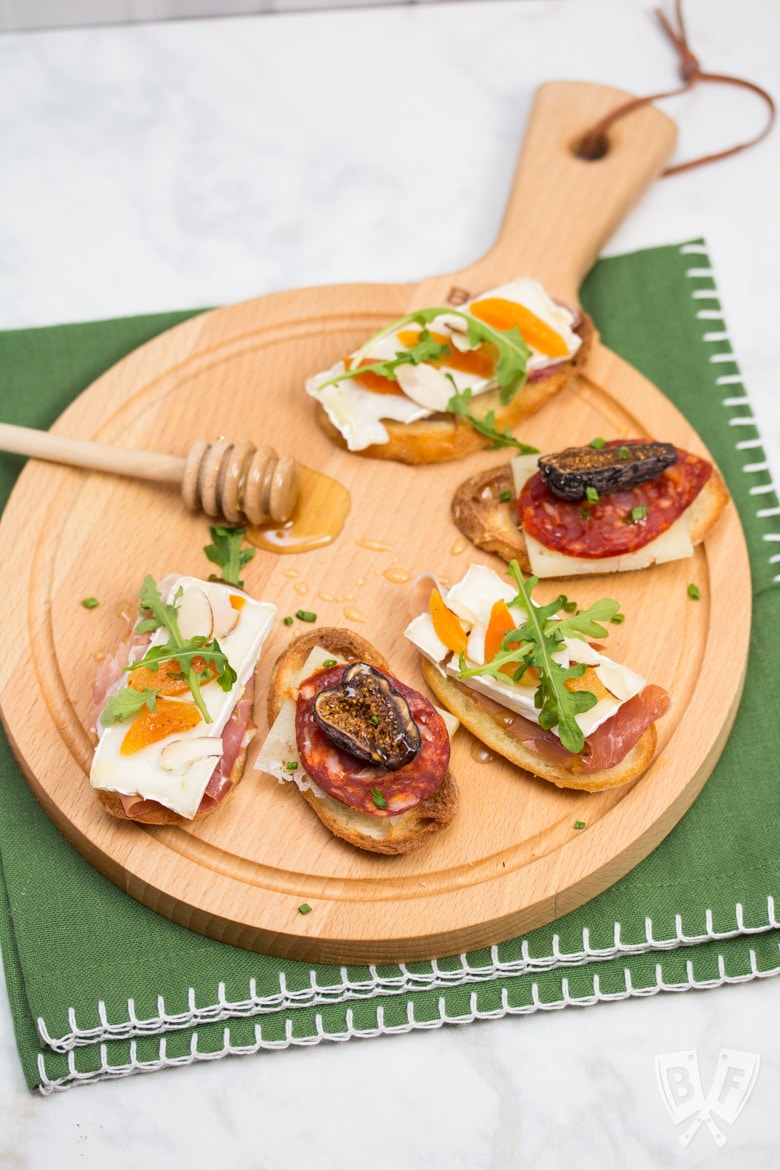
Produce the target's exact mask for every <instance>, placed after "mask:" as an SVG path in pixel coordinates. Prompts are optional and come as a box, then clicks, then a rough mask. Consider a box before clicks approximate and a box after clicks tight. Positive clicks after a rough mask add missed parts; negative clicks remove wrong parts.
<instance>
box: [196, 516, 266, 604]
mask: <svg viewBox="0 0 780 1170" xmlns="http://www.w3.org/2000/svg"><path fill="white" fill-rule="evenodd" d="M209 533H210V535H211V539H212V541H213V542H214V543H213V544H207V545H206V547H205V548H204V550H203V551H204V552H205V554H206V556H207V557H208V559H209V560H210V561H211V562H212V564H215V565H218V566H219V568H220V569H221V570H222V580H223V581H227V583H228V584H229V585H237V586H238V588H239V589H243V588H244V582H243V581H241V580H240V579H239V573H240V572H241V570H242V569H243V567H244V565H246V564H248V563H249V561H251V559H252V557H253V556H254V555H255V553H256V552H257V549H255V548H243V549H242V548H241V541H242V540H243V539H244V536H245V535H246V528H245V527H240V528H222V527H220V526H215V527H213V528H209ZM210 580H216V577H212V578H210Z"/></svg>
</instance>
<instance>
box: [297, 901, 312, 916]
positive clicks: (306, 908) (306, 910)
mask: <svg viewBox="0 0 780 1170" xmlns="http://www.w3.org/2000/svg"><path fill="white" fill-rule="evenodd" d="M298 913H299V914H311V906H310V905H309V903H308V902H303V903H302V905H300V906H299V907H298Z"/></svg>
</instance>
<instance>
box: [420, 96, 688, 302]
mask: <svg viewBox="0 0 780 1170" xmlns="http://www.w3.org/2000/svg"><path fill="white" fill-rule="evenodd" d="M631 96H632V95H631V94H628V93H625V92H624V91H623V90H619V89H613V88H611V87H609V86H603V85H595V84H592V83H589V82H578V81H565V82H549V83H547V84H545V85H542V86H540V88H539V89H538V90H537V91H536V94H535V97H534V101H533V104H532V107H531V111H530V114H529V117H528V121H527V124H526V129H525V135H524V138H523V144H522V148H521V151H520V157H519V159H518V163H517V167H516V169H515V175H514V179H513V182H512V187H511V189H510V193H509V198H508V200H507V205H506V211H505V215H504V220H503V223H502V225H501V229H500V231H499V234H498V238H497V240H496V242H495V244H494V245H493V247H492V248H491V249H490V251H489V252H487V253H486V255H485V256H483V257H482V258H481V259H480V260H478V261H477V262H476V263H475V264H472V265H470V266H469V267H468V268H465V269H463V270H461V271H460V272H458V273H455V274H451V275H450V276H448V277H447V278H441V277H439V278H435V279H434V281H431V282H428V281H424V282H423V286H430V285H433V284H438V286H439V287H438V288H437V289H436V292H437V293H438V295H439V298H441V296H442V293H443V290H444V283H443V282H445V281H447V282H449V284H448V288H452V289H457V288H462V289H463V290H464V291H466V292H468V293H469V295H474V294H476V293H478V292H481V291H484V290H485V289H489V288H491V287H495V286H496V285H498V284H502V283H504V282H505V281H508V280H511V279H512V278H513V277H515V276H524V275H528V276H534V277H536V278H537V279H538V280H540V281H541V282H542V284H544V286H545V287H546V288H547V290H548V292H549V293H550V294H551V295H552V296H554V297H557V298H559V299H561V300H566V301H569V302H570V303H572V304H577V303H578V294H579V288H580V285H581V283H582V281H583V279H584V277H585V276H586V274H587V273H588V272H589V271H590V269H591V268H592V266H593V264H594V263H595V261H596V259H597V258H598V256H599V253H600V252H601V249H602V248H603V246H604V244H605V243H606V242H607V240H608V239H609V238H610V236H611V235H612V234H613V232H614V231H615V229H616V228H617V227H618V225H619V224H620V223H621V222H622V220H623V219H624V218H625V216H626V215H627V214H628V212H629V211H630V210H631V208H632V207H633V206H634V204H635V203H636V202H637V201H638V200H639V198H640V196H641V195H642V194H643V192H644V191H645V190H646V189H647V187H649V186H650V184H651V183H653V181H654V180H655V179H656V178H657V177H658V176H659V175H660V173H661V171H662V170H663V168H664V166H665V164H666V162H667V161H668V159H669V158H670V156H671V154H672V151H673V150H674V147H675V143H676V140H677V127H676V126H675V124H674V122H672V120H671V119H670V118H668V117H667V116H666V115H665V114H663V113H661V111H660V110H657V109H655V108H654V107H653V106H643V107H640V108H639V109H637V110H634V111H632V112H631V113H630V114H628V115H626V116H625V117H623V118H621V119H619V120H618V121H617V122H615V123H614V124H613V125H612V126H611V127H610V129H609V131H608V132H607V134H606V136H605V139H604V143H603V146H604V153H603V155H602V157H600V158H597V159H592V160H588V159H584V158H582V157H579V156H578V154H577V150H578V147H579V145H580V143H581V142H582V140H583V139H584V137H585V136H586V135H587V134H588V132H589V131H590V130H591V129H592V128H593V127H594V126H595V125H596V124H597V123H598V122H599V121H600V120H601V119H602V118H603V117H604V116H605V115H606V114H607V113H609V112H610V111H612V110H614V109H616V108H617V107H618V106H620V105H622V104H623V103H624V102H626V101H628V100H630V99H631ZM423 286H421V287H420V288H419V289H418V290H417V291H416V295H415V301H416V302H417V303H418V304H421V305H422V304H423V302H425V303H430V304H433V303H438V301H437V300H436V299H435V298H436V293H435V292H434V290H433V289H432V288H430V287H427V288H424V287H423ZM432 295H433V296H434V300H428V301H426V297H430V296H432Z"/></svg>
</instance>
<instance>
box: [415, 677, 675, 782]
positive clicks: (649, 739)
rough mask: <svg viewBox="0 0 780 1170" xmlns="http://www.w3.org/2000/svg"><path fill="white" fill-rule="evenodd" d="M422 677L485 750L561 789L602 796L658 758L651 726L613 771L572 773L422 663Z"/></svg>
mask: <svg viewBox="0 0 780 1170" xmlns="http://www.w3.org/2000/svg"><path fill="white" fill-rule="evenodd" d="M420 662H421V667H422V672H423V676H424V678H425V681H426V682H427V684H428V686H429V687H430V688H431V690H432V691H433V693H434V695H435V696H436V698H437V699H438V700H439V702H440V703H441V704H442V706H443V707H446V708H447V709H448V710H449V711H451V712H452V713H453V715H456V716H457V718H458V719H459V720H460V722H461V723H462V724H463V726H464V727H466V728H468V730H469V731H470V732H471V733H472V735H475V736H476V737H477V739H479V740H481V742H482V743H484V744H485V746H486V747H488V748H490V749H491V750H492V751H494V752H496V753H497V754H498V755H500V756H504V757H505V759H507V760H509V761H510V763H512V764H515V765H516V766H517V767H518V768H524V769H525V770H526V771H527V772H531V773H533V775H534V776H539V777H541V778H542V779H543V780H549V781H551V782H552V783H553V784H556V785H557V786H558V788H573V789H577V790H578V791H580V792H602V791H603V790H604V789H605V788H617V787H618V786H619V785H621V784H628V783H629V782H630V781H631V780H636V779H637V778H638V777H639V776H641V774H642V773H643V772H644V771H645V769H646V768H647V767H648V766H649V764H650V761H651V760H652V758H653V755H654V754H655V748H656V741H657V736H656V730H655V724H652V723H651V724H650V726H649V727H648V728H647V730H646V731H645V732H644V734H643V735H642V737H641V738H640V739H639V741H638V742H637V743H636V744H635V745H634V747H633V748H631V750H630V751H629V752H628V754H627V755H626V756H625V757H624V758H623V760H622V761H621V762H620V764H618V765H617V766H616V767H614V768H606V769H603V770H601V771H598V772H583V773H579V774H578V773H577V772H569V771H567V770H566V769H565V768H561V767H559V766H558V765H556V764H553V763H551V762H550V761H549V760H546V759H544V757H543V756H540V755H539V754H538V753H537V752H533V751H531V750H529V749H528V748H527V747H525V746H524V745H523V744H522V743H520V741H519V740H517V739H515V738H514V737H513V736H511V735H508V734H507V732H506V731H505V730H504V729H503V728H502V727H501V726H500V725H499V724H498V723H496V721H495V720H494V719H491V718H490V716H489V715H487V714H486V713H485V711H484V710H483V709H482V708H481V707H479V706H478V704H477V703H476V702H475V701H474V699H473V698H472V697H471V695H470V694H469V691H468V688H467V687H465V686H463V685H462V684H459V683H457V682H456V681H455V680H454V679H451V678H447V677H445V676H444V675H442V674H441V672H440V671H439V670H437V668H436V667H435V666H434V665H433V664H432V663H431V662H429V661H428V659H427V658H422V657H421V659H420Z"/></svg>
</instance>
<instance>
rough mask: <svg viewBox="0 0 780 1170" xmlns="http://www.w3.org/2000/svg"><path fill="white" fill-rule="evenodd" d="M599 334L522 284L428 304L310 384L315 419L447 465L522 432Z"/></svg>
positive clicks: (377, 445)
mask: <svg viewBox="0 0 780 1170" xmlns="http://www.w3.org/2000/svg"><path fill="white" fill-rule="evenodd" d="M593 335H594V330H593V324H592V322H591V320H590V318H589V317H588V316H587V314H585V313H583V312H582V311H581V310H576V311H575V310H572V309H570V308H568V307H567V306H565V305H562V304H560V303H558V302H556V301H554V300H553V299H552V298H551V297H550V296H549V295H548V293H547V292H546V291H545V289H544V288H543V286H542V285H541V284H539V282H538V281H536V280H532V279H531V278H530V277H520V278H518V279H516V280H513V281H511V282H509V283H508V284H505V285H502V286H501V287H499V288H496V289H493V290H491V291H490V292H487V293H484V294H481V295H480V296H478V297H474V298H472V299H471V300H469V301H467V302H466V303H464V304H463V306H462V307H460V308H452V307H443V308H431V309H418V310H416V311H414V312H411V313H409V314H407V315H406V316H405V317H402V318H400V319H399V320H397V321H394V322H392V323H391V324H389V325H387V326H386V327H385V328H383V329H381V330H380V331H379V332H378V333H377V334H375V335H374V336H373V337H371V338H370V339H369V340H368V341H366V342H365V344H364V345H362V346H361V347H360V349H358V350H357V351H356V352H354V353H352V354H350V355H349V357H346V358H344V359H343V360H341V361H339V362H337V363H336V364H335V365H334V366H332V367H331V368H330V369H328V370H325V371H324V372H322V373H318V374H316V375H314V376H313V377H311V378H309V379H308V380H307V382H306V392H307V394H309V395H310V396H311V397H312V398H313V399H314V400H315V401H316V402H317V422H318V424H319V425H320V427H321V429H322V430H324V432H325V433H326V434H327V435H328V436H329V438H331V439H332V440H333V441H334V442H335V443H337V444H338V445H340V446H343V447H346V448H347V449H348V450H349V451H354V452H356V453H358V454H360V455H365V456H368V457H370V458H373V459H391V460H396V461H398V462H401V463H411V464H418V463H438V462H441V461H443V460H447V459H459V458H462V457H463V456H465V455H468V454H470V453H471V452H473V451H478V450H480V449H482V448H484V447H490V446H500V447H514V448H516V449H518V450H521V451H522V450H527V449H528V448H527V447H526V446H525V445H524V444H523V443H521V442H519V441H518V440H517V439H515V437H514V436H513V434H512V429H513V428H514V427H516V426H517V424H518V423H520V422H521V421H522V420H523V419H525V418H527V417H528V416H529V415H531V414H533V413H534V412H535V411H537V410H539V408H540V407H541V406H543V405H544V404H545V403H546V402H547V401H548V400H549V399H550V398H552V397H553V395H555V394H558V393H559V392H560V391H562V390H563V389H564V388H565V387H566V386H568V385H570V383H571V382H572V381H573V380H574V378H575V377H576V375H577V374H578V373H579V372H580V371H581V369H582V367H583V365H584V363H585V360H586V357H587V353H588V350H589V347H590V344H591V340H592V337H593Z"/></svg>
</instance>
